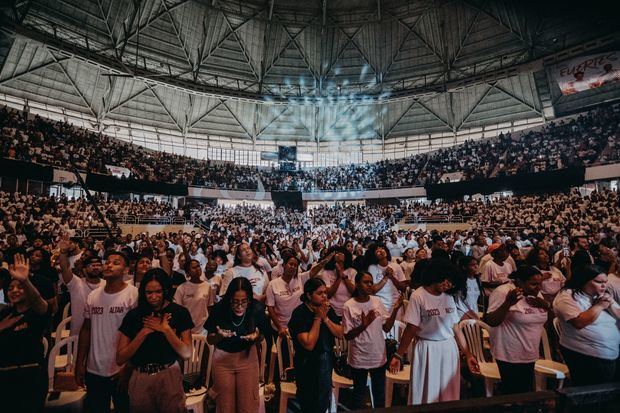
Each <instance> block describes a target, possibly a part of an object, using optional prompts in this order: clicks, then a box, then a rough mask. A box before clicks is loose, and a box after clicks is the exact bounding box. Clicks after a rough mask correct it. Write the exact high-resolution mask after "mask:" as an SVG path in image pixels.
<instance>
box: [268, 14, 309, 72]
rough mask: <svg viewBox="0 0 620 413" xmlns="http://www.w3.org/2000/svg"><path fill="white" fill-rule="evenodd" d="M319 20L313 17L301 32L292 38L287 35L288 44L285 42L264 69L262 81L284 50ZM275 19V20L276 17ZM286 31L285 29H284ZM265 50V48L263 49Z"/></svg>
mask: <svg viewBox="0 0 620 413" xmlns="http://www.w3.org/2000/svg"><path fill="white" fill-rule="evenodd" d="M318 18H319V15H316V16H314V18H313V19H312V20H310V22H309V23H308V24H306V25H305V26H304V27H302V28H301V30H300V31H299V32H298V33H297V34H296V35H294V36H292V37H291V35H290V33H288V31H287V34H288V35H289V40H288V42H286V44H285V45H284V47H283V48H282V50H280V52H279V53H278V56H277V57H276V58H275V59H274V60H273V62H271V63H270V64H269V66H267V67H266V68H265V70H264V71H263V77H262V78H263V79H264V78H265V76H266V75H267V73H268V72H269V71H270V70H271V68H273V67H274V66H275V63H276V62H277V61H278V59H279V58H280V57H281V56H282V53H284V51H285V50H286V49H288V47H289V46H290V45H291V44H292V43H293V42H294V41H295V39H296V38H297V37H298V36H299V35H300V34H302V33H303V32H304V31H305V30H306V29H307V28H308V27H310V26H311V25H312V24H313V23H314V22H315V21H316V20H317V19H318ZM276 19H277V15H276ZM280 24H281V25H282V27H284V25H283V24H282V23H280ZM284 30H285V31H286V29H284ZM265 50H267V48H265Z"/></svg>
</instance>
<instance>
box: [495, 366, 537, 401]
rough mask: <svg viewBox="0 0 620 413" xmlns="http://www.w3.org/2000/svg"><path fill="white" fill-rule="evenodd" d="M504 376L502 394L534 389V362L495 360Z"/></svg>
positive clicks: (502, 376)
mask: <svg viewBox="0 0 620 413" xmlns="http://www.w3.org/2000/svg"><path fill="white" fill-rule="evenodd" d="M495 361H496V362H497V367H498V368H499V375H500V377H501V378H502V385H501V389H502V394H514V393H527V392H530V391H533V390H534V364H536V363H508V362H506V361H501V360H495Z"/></svg>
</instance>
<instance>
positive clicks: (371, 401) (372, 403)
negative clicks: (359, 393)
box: [367, 376, 375, 409]
mask: <svg viewBox="0 0 620 413" xmlns="http://www.w3.org/2000/svg"><path fill="white" fill-rule="evenodd" d="M367 386H368V391H370V405H371V406H372V408H373V409H374V408H375V397H374V396H373V395H372V381H371V380H370V376H368V383H367Z"/></svg>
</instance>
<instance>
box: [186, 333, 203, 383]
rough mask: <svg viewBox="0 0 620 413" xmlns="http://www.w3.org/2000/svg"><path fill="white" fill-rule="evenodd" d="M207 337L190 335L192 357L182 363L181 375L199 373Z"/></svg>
mask: <svg viewBox="0 0 620 413" xmlns="http://www.w3.org/2000/svg"><path fill="white" fill-rule="evenodd" d="M206 344H207V337H206V336H204V335H202V334H192V355H191V356H190V357H189V359H188V360H185V362H184V363H183V374H184V375H188V374H194V373H200V367H201V366H202V357H203V355H204V352H205V345H206Z"/></svg>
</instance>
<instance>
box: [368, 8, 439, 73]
mask: <svg viewBox="0 0 620 413" xmlns="http://www.w3.org/2000/svg"><path fill="white" fill-rule="evenodd" d="M377 1H380V0H377ZM430 9H431V6H430V5H429V6H427V7H426V9H424V11H422V13H420V15H419V16H418V18H417V19H416V21H415V22H414V23H413V26H411V29H412V30H407V33H405V35H404V36H403V40H402V41H401V42H400V45H399V46H398V49H396V53H394V55H393V56H392V59H391V60H390V63H389V64H388V65H387V67H386V68H385V70H384V71H383V73H381V79H385V77H386V76H387V74H388V72H389V71H390V69H392V66H393V65H394V63H395V62H396V58H397V57H398V55H399V54H400V52H401V50H402V48H403V46H404V45H405V43H406V42H407V40H408V39H409V36H411V34H412V32H413V30H415V29H416V27H418V24H419V23H420V22H421V21H422V18H423V17H424V16H425V15H426V13H427V12H428V11H429V10H430Z"/></svg>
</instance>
